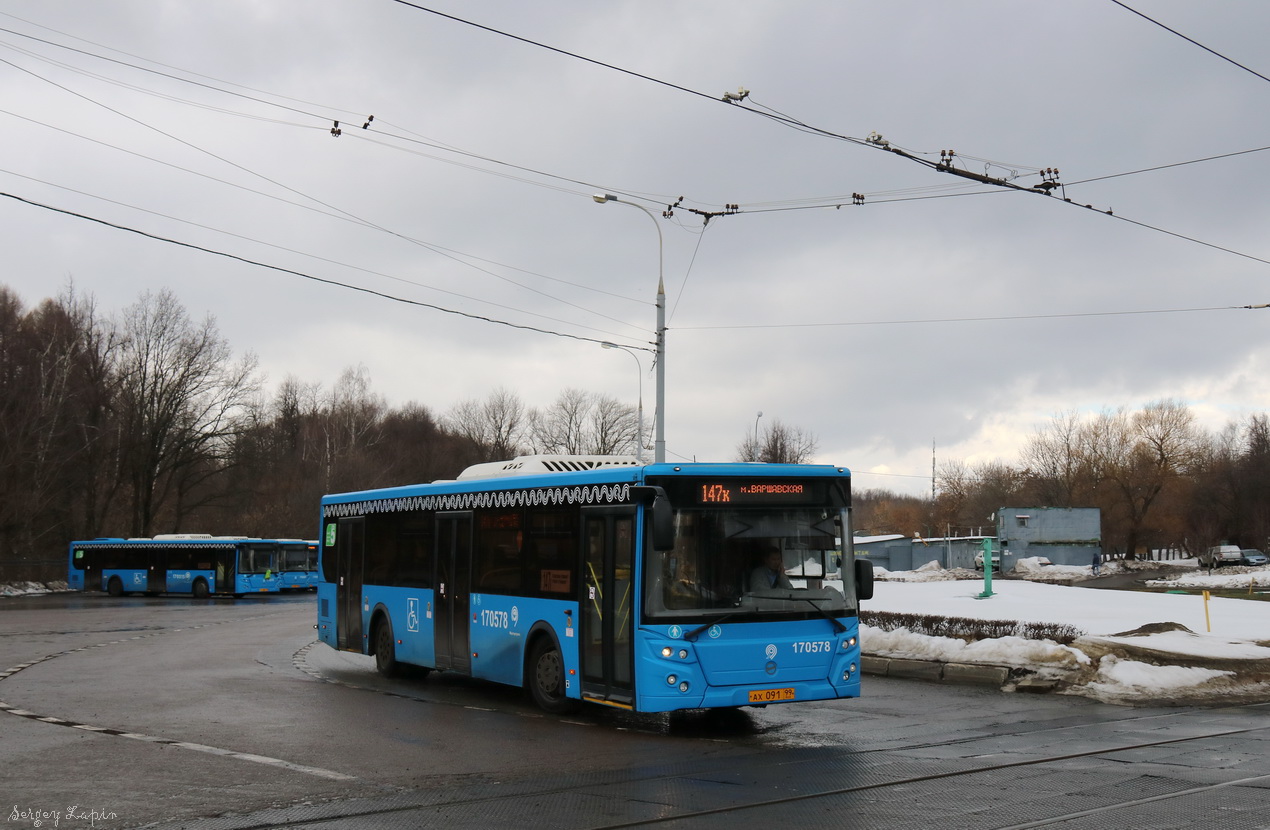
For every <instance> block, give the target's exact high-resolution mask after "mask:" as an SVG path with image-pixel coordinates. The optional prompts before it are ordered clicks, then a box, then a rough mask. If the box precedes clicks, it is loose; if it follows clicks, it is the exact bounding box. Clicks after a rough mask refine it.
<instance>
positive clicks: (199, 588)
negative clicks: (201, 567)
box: [194, 579, 211, 599]
mask: <svg viewBox="0 0 1270 830" xmlns="http://www.w3.org/2000/svg"><path fill="white" fill-rule="evenodd" d="M209 594H211V591H209V590H207V580H205V579H196V580H194V597H195V599H207V597H208V595H209Z"/></svg>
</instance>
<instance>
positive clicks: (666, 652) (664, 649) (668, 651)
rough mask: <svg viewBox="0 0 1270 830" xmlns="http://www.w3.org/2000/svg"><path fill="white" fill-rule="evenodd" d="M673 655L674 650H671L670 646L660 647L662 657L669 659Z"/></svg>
mask: <svg viewBox="0 0 1270 830" xmlns="http://www.w3.org/2000/svg"><path fill="white" fill-rule="evenodd" d="M674 653H675V650H674V649H673V648H671V647H670V646H662V649H661V656H662V657H669V656H670V655H672V654H674Z"/></svg>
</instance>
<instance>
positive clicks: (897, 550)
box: [851, 533, 923, 571]
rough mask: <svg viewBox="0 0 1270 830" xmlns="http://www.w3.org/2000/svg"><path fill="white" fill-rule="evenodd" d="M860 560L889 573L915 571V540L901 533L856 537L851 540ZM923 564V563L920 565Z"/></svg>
mask: <svg viewBox="0 0 1270 830" xmlns="http://www.w3.org/2000/svg"><path fill="white" fill-rule="evenodd" d="M851 546H852V547H853V548H855V555H856V558H858V559H866V560H868V561H869V563H870V564H872V565H873V567H875V568H885V569H886V570H888V571H911V570H913V540H912V539H909V538H908V537H907V536H903V535H901V534H899V533H891V534H888V535H886V536H855V537H852V539H851ZM918 564H919V565H920V564H923V563H921V562H919V563H918Z"/></svg>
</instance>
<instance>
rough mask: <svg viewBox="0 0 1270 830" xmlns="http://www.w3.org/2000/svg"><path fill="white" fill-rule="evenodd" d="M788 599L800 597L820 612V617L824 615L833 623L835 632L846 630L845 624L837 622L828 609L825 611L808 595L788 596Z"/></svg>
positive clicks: (839, 632)
mask: <svg viewBox="0 0 1270 830" xmlns="http://www.w3.org/2000/svg"><path fill="white" fill-rule="evenodd" d="M790 599H801V600H802V601H803V602H806V603H809V604H810V605H811V607H812V608H815V609H816V610H817V611H819V612H820V615H821V616H822V617H824V618H825V619H826V620H828V621H829V622H830V623H832V624H833V630H834V633H835V634H841V633H842V632H844V631H846V630H847V627H846V626H845V625H843V624H842V623H840V622H838V620H837V619H835V618H834V617H833V616H831V615H830V614H829V612H828V611H826V610H825V609H823V608H821V607H820V606H819V605H817V604H816V601H815V600H814V599H810V598H808V597H790Z"/></svg>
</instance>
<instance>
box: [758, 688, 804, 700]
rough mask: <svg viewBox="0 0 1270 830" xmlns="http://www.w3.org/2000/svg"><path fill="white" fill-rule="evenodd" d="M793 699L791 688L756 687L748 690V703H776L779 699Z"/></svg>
mask: <svg viewBox="0 0 1270 830" xmlns="http://www.w3.org/2000/svg"><path fill="white" fill-rule="evenodd" d="M793 699H794V690H793V689H758V690H751V691H750V703H776V702H777V701H781V700H793Z"/></svg>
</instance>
